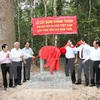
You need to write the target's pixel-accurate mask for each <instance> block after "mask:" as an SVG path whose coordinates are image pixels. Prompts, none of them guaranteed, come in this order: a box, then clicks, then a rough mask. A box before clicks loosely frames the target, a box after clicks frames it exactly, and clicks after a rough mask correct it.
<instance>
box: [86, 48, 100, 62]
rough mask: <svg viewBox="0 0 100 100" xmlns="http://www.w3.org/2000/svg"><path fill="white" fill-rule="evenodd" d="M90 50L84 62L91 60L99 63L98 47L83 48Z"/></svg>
mask: <svg viewBox="0 0 100 100" xmlns="http://www.w3.org/2000/svg"><path fill="white" fill-rule="evenodd" d="M85 49H88V50H90V55H88V56H87V58H86V60H88V59H91V60H92V61H100V47H98V48H97V49H95V48H94V47H89V48H85Z"/></svg>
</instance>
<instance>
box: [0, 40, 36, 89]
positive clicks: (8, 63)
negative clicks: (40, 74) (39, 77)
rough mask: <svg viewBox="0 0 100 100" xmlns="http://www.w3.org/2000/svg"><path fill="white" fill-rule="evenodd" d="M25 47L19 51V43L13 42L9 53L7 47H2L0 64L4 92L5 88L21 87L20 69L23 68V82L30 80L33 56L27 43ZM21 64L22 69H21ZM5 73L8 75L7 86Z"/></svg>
mask: <svg viewBox="0 0 100 100" xmlns="http://www.w3.org/2000/svg"><path fill="white" fill-rule="evenodd" d="M24 45H25V47H24V48H23V49H20V43H19V42H15V43H14V48H13V49H11V51H9V50H8V45H7V44H3V45H2V51H1V52H0V64H1V71H2V76H3V86H4V90H7V87H8V85H9V87H13V88H15V87H16V86H17V85H22V83H21V81H22V68H23V76H24V77H23V82H25V81H27V80H30V68H31V62H32V59H34V58H35V57H34V56H33V54H34V53H33V51H32V49H31V48H30V46H29V45H30V44H29V42H25V44H24ZM22 62H23V65H24V67H22ZM7 73H9V84H8V82H7Z"/></svg>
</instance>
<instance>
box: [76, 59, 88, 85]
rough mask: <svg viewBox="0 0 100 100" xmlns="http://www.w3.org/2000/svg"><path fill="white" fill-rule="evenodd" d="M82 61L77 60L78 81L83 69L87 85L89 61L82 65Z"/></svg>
mask: <svg viewBox="0 0 100 100" xmlns="http://www.w3.org/2000/svg"><path fill="white" fill-rule="evenodd" d="M83 60H84V59H79V65H78V80H79V81H81V74H82V69H84V76H85V82H87V83H89V61H87V62H85V63H84V64H83V63H82V62H83Z"/></svg>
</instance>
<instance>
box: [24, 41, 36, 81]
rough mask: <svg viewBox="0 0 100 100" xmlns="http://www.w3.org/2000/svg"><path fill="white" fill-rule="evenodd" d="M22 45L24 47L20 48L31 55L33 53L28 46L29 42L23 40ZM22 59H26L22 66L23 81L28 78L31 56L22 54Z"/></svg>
mask: <svg viewBox="0 0 100 100" xmlns="http://www.w3.org/2000/svg"><path fill="white" fill-rule="evenodd" d="M24 45H25V47H24V48H23V49H22V51H23V52H25V53H27V54H29V55H31V56H33V54H34V53H33V50H32V49H31V48H30V47H29V46H30V44H29V42H28V41H27V42H25V43H24ZM24 59H25V61H26V64H24V67H23V74H24V75H23V76H24V78H23V79H24V80H23V82H25V81H26V80H29V79H30V69H31V63H32V58H30V57H28V56H24Z"/></svg>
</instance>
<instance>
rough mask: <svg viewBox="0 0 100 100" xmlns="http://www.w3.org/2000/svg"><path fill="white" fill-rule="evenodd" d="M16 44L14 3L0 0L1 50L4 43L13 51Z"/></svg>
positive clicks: (11, 0)
mask: <svg viewBox="0 0 100 100" xmlns="http://www.w3.org/2000/svg"><path fill="white" fill-rule="evenodd" d="M14 42H15V28H14V1H13V0H0V50H1V45H2V44H3V43H6V44H8V46H9V49H11V48H12V47H13V44H14Z"/></svg>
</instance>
